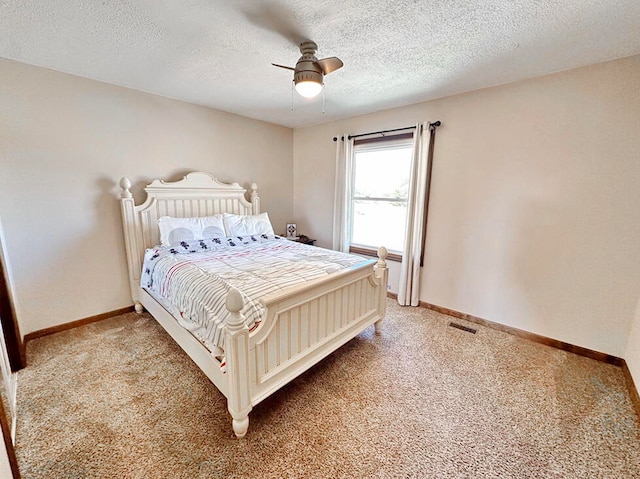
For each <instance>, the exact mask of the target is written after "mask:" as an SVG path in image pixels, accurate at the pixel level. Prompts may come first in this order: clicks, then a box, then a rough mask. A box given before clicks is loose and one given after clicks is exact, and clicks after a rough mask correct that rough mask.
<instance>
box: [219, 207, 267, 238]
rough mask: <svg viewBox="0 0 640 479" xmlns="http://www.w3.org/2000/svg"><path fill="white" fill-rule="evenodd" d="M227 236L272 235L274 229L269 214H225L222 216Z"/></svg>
mask: <svg viewBox="0 0 640 479" xmlns="http://www.w3.org/2000/svg"><path fill="white" fill-rule="evenodd" d="M222 219H223V221H224V229H225V230H226V232H227V236H251V235H272V234H273V227H272V226H271V221H269V215H267V213H260V214H259V215H232V214H230V213H224V215H223V216H222Z"/></svg>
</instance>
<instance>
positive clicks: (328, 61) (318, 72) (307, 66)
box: [272, 41, 344, 98]
mask: <svg viewBox="0 0 640 479" xmlns="http://www.w3.org/2000/svg"><path fill="white" fill-rule="evenodd" d="M317 50H318V45H316V43H315V42H311V41H307V42H303V43H301V44H300V53H302V56H301V57H300V58H299V59H298V61H297V62H296V66H295V68H293V67H287V66H284V65H278V64H276V63H272V65H273V66H275V67H278V68H285V69H287V70H292V71H293V83H294V84H295V86H296V91H297V92H298V93H300V95H302V96H304V97H306V98H312V97H314V96H316V95H317V94H318V93H320V91H321V90H322V85H323V84H324V81H323V79H324V75H328V74H329V73H331V72H334V71H336V70H338V69H339V68H342V66H343V65H344V63H342V60H340V59H339V58H337V57H329V58H323V59H322V60H318V59H317V58H316V55H315V53H316V51H317Z"/></svg>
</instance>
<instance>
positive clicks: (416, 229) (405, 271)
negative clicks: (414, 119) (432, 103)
mask: <svg viewBox="0 0 640 479" xmlns="http://www.w3.org/2000/svg"><path fill="white" fill-rule="evenodd" d="M429 126H430V124H429V123H418V124H417V125H416V132H415V135H414V136H413V161H412V163H411V175H410V178H409V199H408V202H407V225H406V229H405V243H404V251H403V253H402V267H401V269H400V283H399V286H398V303H400V304H401V305H402V306H418V305H419V304H420V272H421V264H420V262H421V255H422V247H423V244H424V231H425V229H424V222H425V221H426V208H425V203H426V199H427V195H428V194H429V191H428V190H429V178H428V174H429V170H430V168H429V164H428V163H429V162H428V156H429V155H428V153H429V139H430V134H429Z"/></svg>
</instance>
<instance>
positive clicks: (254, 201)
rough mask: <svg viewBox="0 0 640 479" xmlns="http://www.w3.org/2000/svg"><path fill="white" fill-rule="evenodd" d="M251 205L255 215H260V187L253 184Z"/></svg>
mask: <svg viewBox="0 0 640 479" xmlns="http://www.w3.org/2000/svg"><path fill="white" fill-rule="evenodd" d="M251 205H252V212H253V214H254V215H257V214H258V213H260V197H259V196H258V185H257V184H255V183H251Z"/></svg>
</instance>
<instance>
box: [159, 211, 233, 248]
mask: <svg viewBox="0 0 640 479" xmlns="http://www.w3.org/2000/svg"><path fill="white" fill-rule="evenodd" d="M158 226H159V227H160V244H161V245H162V246H169V245H173V244H176V243H180V242H181V241H189V240H200V239H205V238H215V237H219V238H224V237H226V233H225V231H224V224H223V222H222V215H214V216H202V217H199V218H172V217H170V216H163V217H161V218H160V219H159V220H158Z"/></svg>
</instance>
